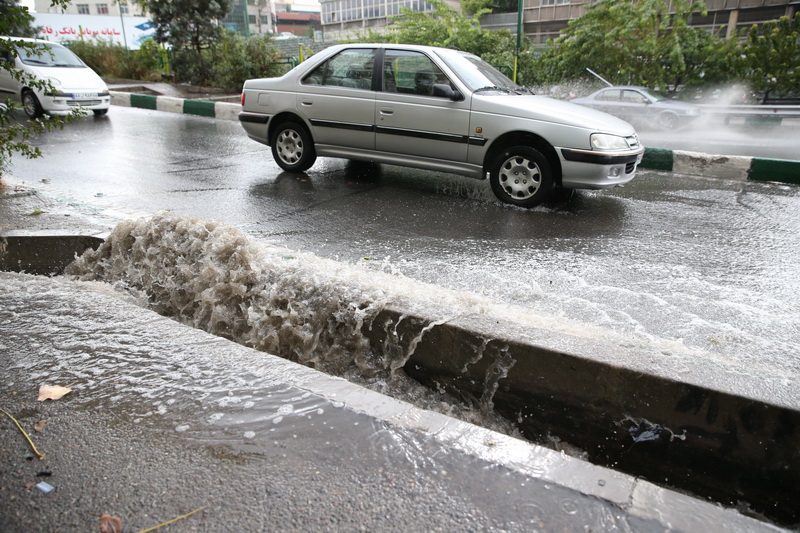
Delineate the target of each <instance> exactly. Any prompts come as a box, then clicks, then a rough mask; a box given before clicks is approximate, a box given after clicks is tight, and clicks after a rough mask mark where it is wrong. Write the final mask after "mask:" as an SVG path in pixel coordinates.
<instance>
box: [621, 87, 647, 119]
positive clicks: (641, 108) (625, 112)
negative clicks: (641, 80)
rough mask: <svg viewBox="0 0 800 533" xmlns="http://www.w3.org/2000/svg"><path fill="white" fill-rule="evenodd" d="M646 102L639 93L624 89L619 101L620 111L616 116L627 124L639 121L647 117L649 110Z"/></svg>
mask: <svg viewBox="0 0 800 533" xmlns="http://www.w3.org/2000/svg"><path fill="white" fill-rule="evenodd" d="M649 104H650V100H648V99H647V98H646V97H645V96H644V95H643V94H642V93H640V92H639V91H635V90H631V89H625V90H624V91H622V98H621V99H620V109H621V110H622V111H621V112H620V114H619V115H618V116H619V117H620V118H622V119H624V120H627V121H628V122H631V121H637V120H641V119H643V118H645V117H647V116H648V114H649V112H650V110H649V109H648V106H649Z"/></svg>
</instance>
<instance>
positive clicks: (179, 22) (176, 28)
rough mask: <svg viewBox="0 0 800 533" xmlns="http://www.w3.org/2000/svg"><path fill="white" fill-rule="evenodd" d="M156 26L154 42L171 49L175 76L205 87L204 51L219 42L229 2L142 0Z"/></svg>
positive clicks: (229, 5)
mask: <svg viewBox="0 0 800 533" xmlns="http://www.w3.org/2000/svg"><path fill="white" fill-rule="evenodd" d="M144 6H145V8H146V9H147V11H149V12H150V20H151V21H152V22H153V23H154V24H155V27H156V40H157V41H158V42H161V43H168V44H170V45H171V46H172V51H173V58H174V67H175V71H176V74H178V75H179V76H181V77H182V79H192V78H194V77H196V78H197V79H198V80H199V82H200V83H202V84H205V83H207V81H208V79H209V69H208V66H207V65H206V62H205V57H204V54H203V50H205V49H207V48H208V47H209V46H210V45H211V44H212V43H214V42H215V41H216V40H217V39H219V37H220V35H221V33H222V28H221V27H220V25H219V21H221V20H222V19H223V18H224V17H225V15H227V14H228V13H229V12H230V10H231V6H232V3H231V0H144Z"/></svg>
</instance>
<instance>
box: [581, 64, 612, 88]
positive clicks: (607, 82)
mask: <svg viewBox="0 0 800 533" xmlns="http://www.w3.org/2000/svg"><path fill="white" fill-rule="evenodd" d="M586 70H588V71H589V74H592V75H593V76H595V77H596V78H597V79H599V80H600V81H602V82H603V83H605V84H606V85H608V86H609V87H613V86H614V84H613V83H611V82H609V81H608V80H607V79H605V78H603V77H602V76H601V75H600V74H598V73H597V72H595V71H593V70H592V69H590V68H589V67H586Z"/></svg>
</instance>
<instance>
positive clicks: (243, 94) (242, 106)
mask: <svg viewBox="0 0 800 533" xmlns="http://www.w3.org/2000/svg"><path fill="white" fill-rule="evenodd" d="M242 107H244V93H242Z"/></svg>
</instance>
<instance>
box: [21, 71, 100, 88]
mask: <svg viewBox="0 0 800 533" xmlns="http://www.w3.org/2000/svg"><path fill="white" fill-rule="evenodd" d="M28 70H30V71H31V72H32V73H34V74H36V76H38V77H39V78H42V79H47V78H55V79H57V80H58V81H60V82H61V86H60V87H56V89H57V90H63V91H67V92H69V91H77V90H90V91H93V92H100V91H107V90H108V86H107V85H106V83H105V82H104V81H103V80H102V78H100V76H98V75H97V74H96V73H95V72H94V71H93V70H92V69H90V68H89V67H81V68H79V67H32V68H31V67H29V68H28Z"/></svg>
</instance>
